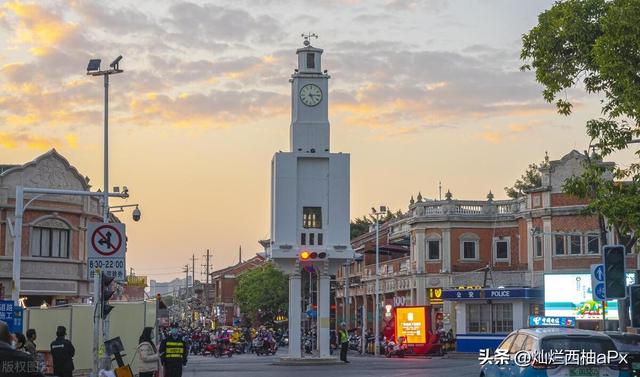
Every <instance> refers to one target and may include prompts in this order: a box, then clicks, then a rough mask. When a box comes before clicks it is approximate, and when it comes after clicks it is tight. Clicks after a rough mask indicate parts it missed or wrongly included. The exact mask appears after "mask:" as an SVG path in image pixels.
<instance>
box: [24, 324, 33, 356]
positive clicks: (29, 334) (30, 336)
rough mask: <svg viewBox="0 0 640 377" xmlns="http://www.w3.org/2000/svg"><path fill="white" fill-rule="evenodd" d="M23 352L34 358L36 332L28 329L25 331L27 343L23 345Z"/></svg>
mask: <svg viewBox="0 0 640 377" xmlns="http://www.w3.org/2000/svg"><path fill="white" fill-rule="evenodd" d="M24 348H25V350H27V352H28V353H29V354H30V355H31V356H33V358H35V357H36V330H35V329H29V330H27V343H25V345H24Z"/></svg>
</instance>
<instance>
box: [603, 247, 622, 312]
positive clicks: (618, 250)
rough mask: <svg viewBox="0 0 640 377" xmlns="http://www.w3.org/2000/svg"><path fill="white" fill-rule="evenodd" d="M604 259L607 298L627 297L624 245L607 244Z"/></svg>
mask: <svg viewBox="0 0 640 377" xmlns="http://www.w3.org/2000/svg"><path fill="white" fill-rule="evenodd" d="M603 254H604V255H603V259H604V292H605V297H606V298H607V300H611V299H623V298H625V297H627V289H626V286H627V279H626V276H625V273H624V254H625V250H624V246H622V245H612V246H605V247H604V249H603Z"/></svg>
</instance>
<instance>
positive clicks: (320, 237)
mask: <svg viewBox="0 0 640 377" xmlns="http://www.w3.org/2000/svg"><path fill="white" fill-rule="evenodd" d="M322 242H323V239H322V233H318V245H320V246H322Z"/></svg>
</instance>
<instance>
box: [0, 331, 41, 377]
mask: <svg viewBox="0 0 640 377" xmlns="http://www.w3.org/2000/svg"><path fill="white" fill-rule="evenodd" d="M15 342H16V339H15V337H13V336H12V335H11V333H10V332H9V326H8V325H7V323H6V322H4V321H0V366H1V368H0V377H43V375H42V373H40V372H39V371H38V363H37V362H36V361H35V359H34V358H33V357H32V356H31V355H29V354H28V353H26V352H22V351H18V350H16V349H15V348H14V346H13V344H14V343H15Z"/></svg>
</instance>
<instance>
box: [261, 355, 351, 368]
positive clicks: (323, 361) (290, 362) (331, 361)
mask: <svg viewBox="0 0 640 377" xmlns="http://www.w3.org/2000/svg"><path fill="white" fill-rule="evenodd" d="M340 364H342V362H341V361H340V360H338V359H337V358H333V357H330V358H319V357H309V358H301V359H298V358H288V357H281V358H280V360H278V361H275V362H273V363H272V364H271V365H282V366H300V365H340Z"/></svg>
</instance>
